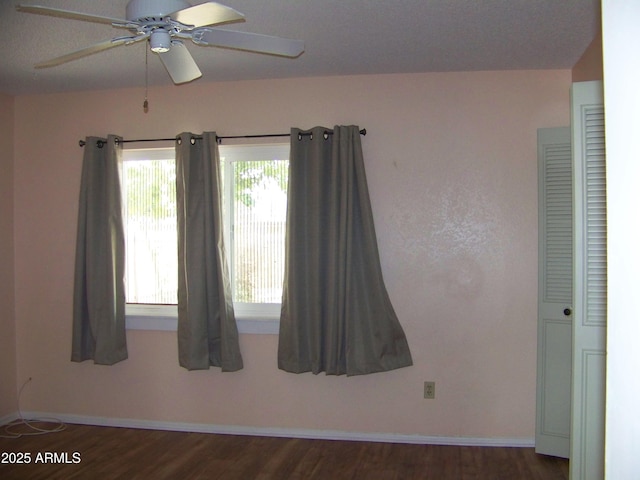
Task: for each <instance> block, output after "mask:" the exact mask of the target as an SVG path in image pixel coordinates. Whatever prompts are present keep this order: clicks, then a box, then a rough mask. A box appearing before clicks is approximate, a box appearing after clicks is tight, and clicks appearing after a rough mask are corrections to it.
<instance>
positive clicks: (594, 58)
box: [571, 33, 604, 82]
mask: <svg viewBox="0 0 640 480" xmlns="http://www.w3.org/2000/svg"><path fill="white" fill-rule="evenodd" d="M603 76H604V74H603V72H602V34H600V33H598V35H596V38H594V39H593V41H592V42H591V43H590V44H589V46H588V47H587V49H586V50H585V52H584V53H583V54H582V56H581V57H580V59H579V60H578V62H577V63H576V64H575V65H574V66H573V69H572V70H571V81H572V82H588V81H591V80H602V79H603Z"/></svg>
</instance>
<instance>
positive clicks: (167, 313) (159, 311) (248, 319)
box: [123, 142, 289, 334]
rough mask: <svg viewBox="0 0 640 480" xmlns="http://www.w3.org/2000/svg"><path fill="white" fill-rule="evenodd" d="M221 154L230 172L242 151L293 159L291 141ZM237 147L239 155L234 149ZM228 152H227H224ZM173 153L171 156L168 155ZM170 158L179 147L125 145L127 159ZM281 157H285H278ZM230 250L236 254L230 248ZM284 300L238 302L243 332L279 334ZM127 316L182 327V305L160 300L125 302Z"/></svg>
mask: <svg viewBox="0 0 640 480" xmlns="http://www.w3.org/2000/svg"><path fill="white" fill-rule="evenodd" d="M219 148H220V157H221V158H224V163H225V172H229V171H230V170H229V166H230V163H231V162H236V161H238V158H237V157H238V155H239V154H243V155H248V157H247V158H245V157H243V158H242V160H244V161H251V160H264V158H265V157H264V152H265V150H266V151H267V152H269V153H270V155H273V154H278V156H282V155H283V154H286V155H285V156H286V158H287V160H288V159H289V144H288V143H281V142H278V143H271V142H269V143H267V142H261V143H246V144H245V143H243V144H233V145H224V146H222V145H221V146H220V147H219ZM234 150H235V155H230V152H232V151H234ZM223 152H224V155H223ZM168 154H169V157H167V155H168ZM168 158H171V159H174V160H175V148H173V147H159V148H131V149H124V151H123V163H124V162H126V161H129V160H140V159H155V160H167V159H168ZM278 159H279V160H280V159H282V158H278ZM232 180H233V179H232V176H231V175H226V176H225V177H224V178H223V183H224V189H225V192H226V195H225V199H226V205H224V206H223V208H225V209H227V210H226V211H227V213H229V215H227V218H226V220H225V243H226V244H227V245H228V246H229V247H228V248H231V247H230V246H231V243H230V236H229V235H230V228H229V223H230V217H231V215H232V214H233V210H232V208H233V206H232V205H233V198H232V196H231V195H229V194H228V192H230V187H231V186H232ZM230 254H232V253H231V252H230ZM280 309H281V304H280V303H263V304H256V303H241V302H234V312H235V317H236V323H237V325H238V331H239V333H251V334H278V333H279V330H280ZM125 317H126V328H127V330H158V331H177V329H178V306H177V305H173V304H171V305H158V304H134V303H127V304H126V305H125Z"/></svg>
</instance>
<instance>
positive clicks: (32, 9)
mask: <svg viewBox="0 0 640 480" xmlns="http://www.w3.org/2000/svg"><path fill="white" fill-rule="evenodd" d="M16 10H17V11H19V12H25V13H35V14H38V15H48V16H50V17H60V18H68V19H71V20H82V21H84V22H94V23H106V24H107V25H111V24H112V23H124V24H126V23H130V22H128V21H127V20H121V19H119V18H109V17H102V16H99V15H91V14H89V13H79V12H72V11H70V10H61V9H59V8H50V7H41V6H40V5H16Z"/></svg>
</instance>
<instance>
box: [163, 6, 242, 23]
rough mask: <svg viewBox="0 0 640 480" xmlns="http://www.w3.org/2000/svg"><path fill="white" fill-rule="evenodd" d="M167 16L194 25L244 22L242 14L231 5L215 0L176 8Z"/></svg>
mask: <svg viewBox="0 0 640 480" xmlns="http://www.w3.org/2000/svg"><path fill="white" fill-rule="evenodd" d="M169 17H171V18H172V19H173V20H176V21H178V22H180V23H182V24H184V25H193V26H194V27H204V26H205V25H219V24H222V23H235V22H244V15H243V14H241V13H240V12H238V11H237V10H234V9H233V8H231V7H227V6H225V5H221V4H219V3H216V2H206V3H202V4H200V5H194V6H193V7H189V8H185V9H183V10H178V11H177V12H174V13H172V14H170V15H169Z"/></svg>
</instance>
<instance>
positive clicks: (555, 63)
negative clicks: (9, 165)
mask: <svg viewBox="0 0 640 480" xmlns="http://www.w3.org/2000/svg"><path fill="white" fill-rule="evenodd" d="M127 1H128V0H110V1H104V0H100V1H98V0H0V26H1V28H0V44H1V45H2V53H1V54H0V92H2V93H7V94H12V95H19V94H29V93H45V92H47V93H48V92H62V91H72V90H92V89H105V88H120V87H133V86H142V85H144V82H145V70H144V62H145V58H144V57H145V50H144V48H145V43H146V42H141V43H139V44H135V45H131V46H121V47H117V48H114V49H111V50H108V51H105V52H101V53H98V54H95V55H92V56H89V57H86V58H83V59H81V60H77V61H74V62H70V63H66V64H64V65H60V66H57V67H53V68H48V69H40V70H34V69H33V64H34V63H37V62H40V61H43V60H48V59H50V58H53V57H57V56H60V55H63V54H65V53H68V52H71V51H74V50H78V49H80V48H83V47H86V46H89V45H92V44H94V43H98V42H101V41H103V40H107V39H109V38H111V37H113V36H117V35H122V30H119V29H114V28H112V27H111V26H109V25H102V24H96V23H87V22H81V21H74V20H67V19H61V18H53V17H45V16H40V15H33V14H27V13H19V12H16V11H15V5H16V4H18V3H22V4H33V5H44V6H48V7H54V8H62V9H66V10H74V11H78V12H83V13H91V14H96V15H103V16H107V17H114V18H124V17H125V7H126V4H127ZM191 3H192V4H197V3H203V2H202V0H192V1H191ZM220 3H223V4H225V5H228V6H230V7H233V8H235V9H236V10H238V11H240V12H242V13H243V14H244V15H245V16H246V22H245V23H242V24H235V25H233V26H231V27H229V28H232V29H235V30H246V31H250V32H255V33H262V34H267V35H277V36H282V37H288V38H297V39H301V40H304V41H305V45H306V51H305V53H303V54H302V56H300V57H299V58H297V59H287V58H280V57H274V56H269V55H259V54H253V53H247V52H241V51H234V50H225V49H219V48H213V47H199V46H196V45H193V44H191V43H190V42H189V50H190V51H191V53H192V54H193V57H194V58H195V60H196V62H197V63H198V65H199V66H200V69H201V70H202V72H203V77H202V78H200V79H199V80H196V82H200V83H202V82H211V81H226V80H242V79H264V78H284V77H308V76H324V75H352V74H375V73H408V72H434V71H437V72H448V71H473V70H512V69H568V68H571V67H572V66H573V65H574V64H575V63H576V61H577V60H578V59H579V58H580V56H581V55H582V53H583V52H584V50H585V49H586V48H587V46H588V45H589V43H590V42H591V40H592V39H593V38H594V37H595V35H596V34H597V32H598V29H599V25H600V13H599V0H262V1H257V0H220ZM170 83H171V82H170V79H169V77H168V75H167V74H166V72H165V71H164V68H163V67H162V65H161V64H160V61H159V59H157V58H155V56H154V54H150V55H149V84H150V85H165V84H170ZM176 88H182V87H180V86H177V87H176Z"/></svg>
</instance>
